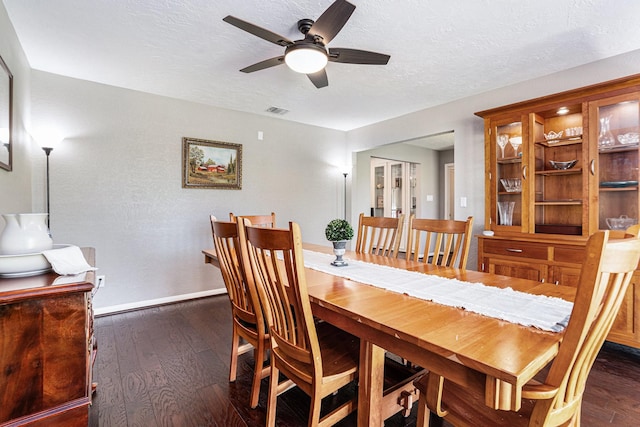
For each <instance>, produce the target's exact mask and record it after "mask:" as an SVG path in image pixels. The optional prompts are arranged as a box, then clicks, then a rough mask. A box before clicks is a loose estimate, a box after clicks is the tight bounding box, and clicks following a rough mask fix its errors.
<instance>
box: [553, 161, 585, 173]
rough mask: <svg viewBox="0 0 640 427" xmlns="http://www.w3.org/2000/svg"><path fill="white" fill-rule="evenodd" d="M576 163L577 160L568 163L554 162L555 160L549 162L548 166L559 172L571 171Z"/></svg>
mask: <svg viewBox="0 0 640 427" xmlns="http://www.w3.org/2000/svg"><path fill="white" fill-rule="evenodd" d="M576 163H578V159H575V160H569V161H568V162H556V161H555V160H549V164H550V165H551V167H552V168H554V169H557V170H561V171H563V170H567V169H571V168H572V167H574V166H575V165H576Z"/></svg>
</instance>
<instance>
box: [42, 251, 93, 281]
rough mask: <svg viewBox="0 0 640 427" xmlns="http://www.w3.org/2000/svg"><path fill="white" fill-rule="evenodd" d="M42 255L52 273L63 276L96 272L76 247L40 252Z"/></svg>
mask: <svg viewBox="0 0 640 427" xmlns="http://www.w3.org/2000/svg"><path fill="white" fill-rule="evenodd" d="M42 255H44V256H45V258H47V261H49V263H50V264H51V267H53V271H55V272H56V273H58V274H61V275H63V276H67V275H71V274H80V273H84V272H85V271H94V270H97V268H95V267H91V266H90V265H89V264H88V263H87V260H85V259H84V255H82V251H81V250H80V248H79V247H77V246H67V247H66V248H61V249H51V250H48V251H42Z"/></svg>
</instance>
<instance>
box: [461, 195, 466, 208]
mask: <svg viewBox="0 0 640 427" xmlns="http://www.w3.org/2000/svg"><path fill="white" fill-rule="evenodd" d="M460 207H461V208H466V207H467V198H466V197H460Z"/></svg>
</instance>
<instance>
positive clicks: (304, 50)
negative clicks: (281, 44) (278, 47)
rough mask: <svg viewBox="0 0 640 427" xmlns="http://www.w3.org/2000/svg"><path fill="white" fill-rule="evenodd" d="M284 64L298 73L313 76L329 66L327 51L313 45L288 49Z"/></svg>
mask: <svg viewBox="0 0 640 427" xmlns="http://www.w3.org/2000/svg"><path fill="white" fill-rule="evenodd" d="M284 62H286V64H287V65H288V66H289V68H291V69H292V70H293V71H295V72H297V73H303V74H313V73H316V72H318V71H320V70H322V69H323V68H324V67H325V66H326V65H327V62H328V58H327V51H326V50H325V49H324V48H323V47H321V46H318V45H316V44H313V43H305V44H294V45H291V46H289V47H287V49H286V51H285V54H284Z"/></svg>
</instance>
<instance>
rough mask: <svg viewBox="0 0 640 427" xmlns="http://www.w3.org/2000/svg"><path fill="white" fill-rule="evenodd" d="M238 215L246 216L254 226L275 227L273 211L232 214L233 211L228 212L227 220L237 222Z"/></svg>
mask: <svg viewBox="0 0 640 427" xmlns="http://www.w3.org/2000/svg"><path fill="white" fill-rule="evenodd" d="M240 217H242V218H247V219H248V220H249V221H251V225H252V226H254V227H267V228H275V226H276V214H275V213H274V212H271V215H234V214H233V212H229V220H231V222H238V218H240Z"/></svg>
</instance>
